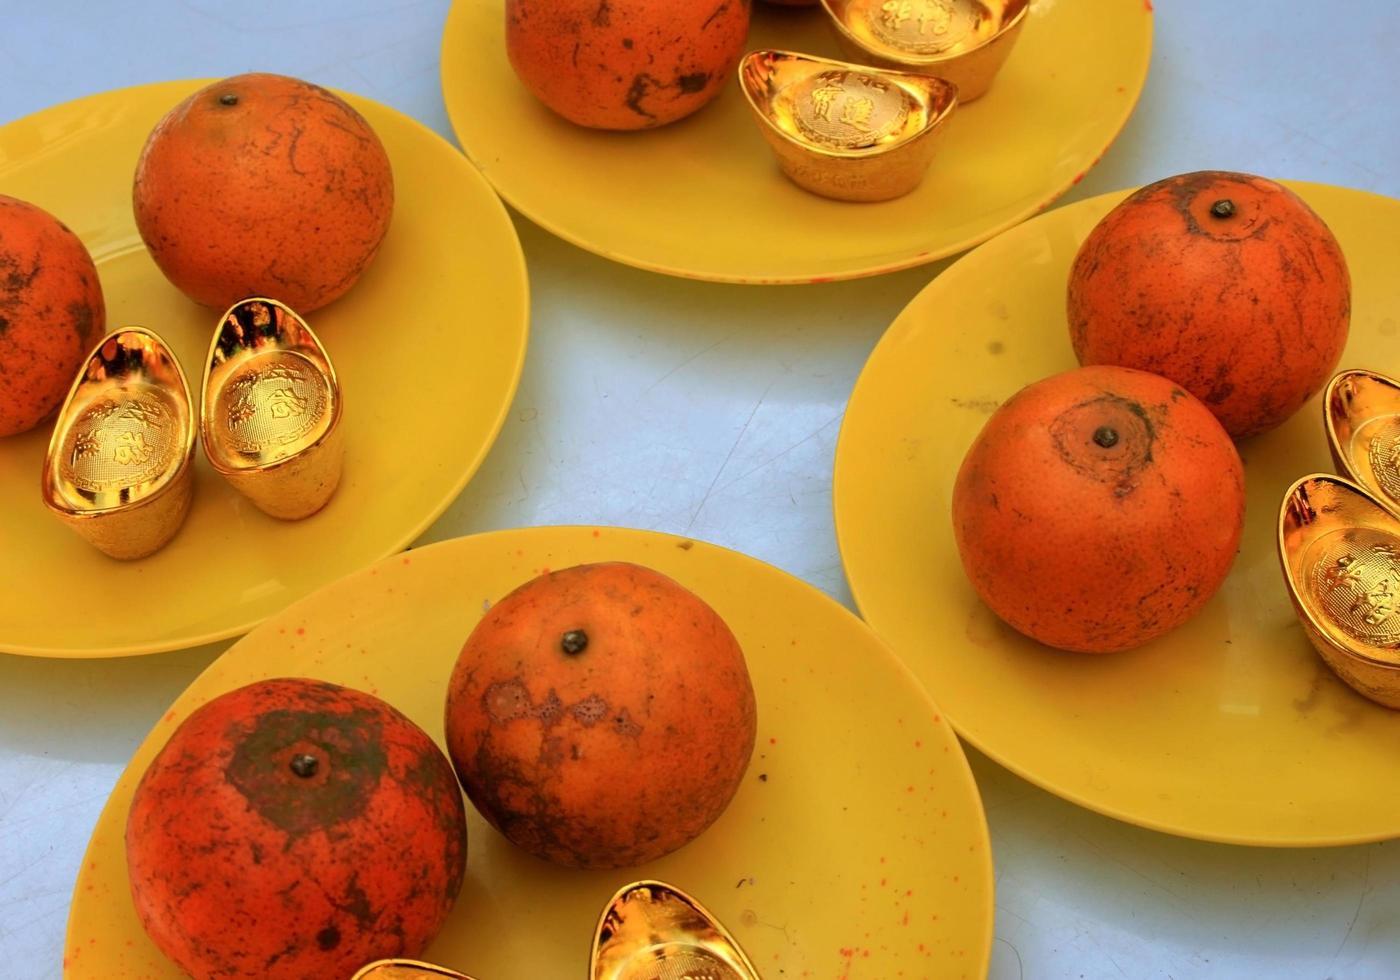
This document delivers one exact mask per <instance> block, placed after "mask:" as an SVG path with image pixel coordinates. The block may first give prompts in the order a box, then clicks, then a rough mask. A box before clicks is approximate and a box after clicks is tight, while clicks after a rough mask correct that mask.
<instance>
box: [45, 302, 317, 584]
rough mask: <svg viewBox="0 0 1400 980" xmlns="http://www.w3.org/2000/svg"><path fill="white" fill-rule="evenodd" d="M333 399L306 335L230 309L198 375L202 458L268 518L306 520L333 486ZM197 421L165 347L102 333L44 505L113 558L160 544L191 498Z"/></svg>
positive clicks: (301, 326) (287, 318) (258, 305)
mask: <svg viewBox="0 0 1400 980" xmlns="http://www.w3.org/2000/svg"><path fill="white" fill-rule="evenodd" d="M340 403H341V399H340V391H339V386H338V384H337V382H336V377H335V369H334V368H333V367H332V365H331V363H330V359H329V358H328V357H327V356H326V353H325V350H324V348H323V347H322V346H321V344H320V342H319V341H318V340H317V339H316V336H315V334H313V333H312V332H311V328H310V327H308V326H307V325H306V323H305V322H304V321H302V320H301V318H300V317H298V316H297V315H296V314H295V313H294V312H292V311H291V310H290V309H289V308H288V307H286V306H285V305H283V304H282V303H279V302H277V301H276V300H269V299H250V300H245V301H243V302H241V303H238V304H236V305H235V306H234V307H233V308H232V309H230V310H229V311H228V312H227V313H226V314H224V316H223V318H222V319H221V320H220V323H219V328H218V329H217V330H216V331H215V334H214V341H213V343H212V345H211V346H210V350H209V356H208V358H207V360H206V364H205V372H204V383H203V386H202V393H201V399H200V406H199V413H198V414H199V420H200V423H199V425H200V429H201V435H202V437H203V442H204V448H205V454H206V455H207V456H208V458H209V461H210V462H211V463H212V464H213V466H214V469H215V470H216V471H217V472H218V473H219V474H220V475H222V476H223V477H224V478H225V479H227V480H228V481H229V482H230V483H231V484H232V485H233V486H234V487H235V488H236V489H237V490H238V491H239V492H240V493H242V494H244V495H245V496H247V497H248V498H249V499H250V500H252V501H253V503H255V504H256V505H257V506H258V507H260V508H261V509H262V510H264V511H266V512H267V513H269V514H271V515H273V516H274V517H280V518H284V519H288V520H292V519H297V518H301V517H306V516H308V515H310V514H312V513H315V512H316V511H317V510H319V509H320V508H321V507H322V506H324V505H325V503H326V501H328V500H329V499H330V496H331V494H332V493H334V491H335V487H336V485H337V483H338V482H339V479H340V469H341V457H342V454H343V453H342V448H343V447H342V438H341V435H340V426H339V421H340V414H341V404H340ZM194 439H195V410H194V408H193V403H192V399H191V397H190V390H189V384H188V382H187V381H186V379H185V374H184V372H183V371H182V370H181V369H180V364H179V362H178V361H177V360H176V358H175V356H174V354H173V353H172V352H171V351H170V349H169V347H167V346H166V344H165V343H164V342H163V341H162V340H161V339H160V338H159V337H157V336H156V335H155V334H154V333H152V332H151V331H149V330H146V329H144V328H141V327H127V328H123V329H121V330H116V331H113V332H112V333H110V334H108V335H107V336H106V337H104V338H103V339H102V340H101V341H99V342H98V344H97V347H96V349H95V350H94V351H93V352H92V354H90V355H89V357H88V359H87V361H86V362H85V363H84V365H83V368H82V370H81V371H80V373H79V375H78V377H77V379H76V380H75V381H74V382H73V385H72V387H71V388H70V389H69V392H68V397H67V398H66V399H65V400H64V403H63V406H62V408H61V409H60V410H59V415H58V422H57V424H56V425H55V426H54V431H53V435H52V437H51V438H50V440H49V448H48V452H47V453H46V454H45V457H44V471H43V479H42V491H43V499H44V503H45V505H46V506H47V507H48V508H49V510H50V511H52V512H53V513H54V514H55V515H57V516H58V517H59V519H61V520H62V521H63V522H64V523H66V524H68V525H69V526H70V527H72V528H73V529H74V530H75V531H77V532H78V533H79V534H80V535H81V536H82V537H83V538H85V539H86V540H87V541H88V542H89V543H90V544H92V545H93V546H94V547H96V548H98V549H99V550H101V551H103V552H105V553H106V554H108V555H110V556H111V557H113V558H121V559H133V558H144V557H146V556H147V555H150V554H152V553H153V552H155V551H157V550H159V549H160V548H161V547H163V546H164V545H165V544H166V543H167V542H169V541H170V539H171V538H172V537H174V536H175V533H176V532H177V531H178V530H179V529H180V525H181V524H182V523H183V522H184V519H185V515H186V514H187V513H188V512H189V505H190V498H191V495H192V492H193V466H192V463H193V455H194Z"/></svg>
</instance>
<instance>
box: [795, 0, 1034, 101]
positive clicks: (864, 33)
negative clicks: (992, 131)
mask: <svg viewBox="0 0 1400 980" xmlns="http://www.w3.org/2000/svg"><path fill="white" fill-rule="evenodd" d="M821 3H822V7H823V8H824V9H825V10H826V12H827V15H828V16H829V17H830V18H831V25H832V28H833V29H834V30H835V31H836V35H837V37H839V38H840V39H841V45H842V47H843V48H845V50H846V52H847V54H848V56H849V57H850V58H851V60H852V61H859V62H862V63H864V64H871V65H876V66H878V67H880V68H894V69H898V70H900V71H910V72H920V73H922V74H925V75H932V76H934V77H936V78H942V79H944V80H946V81H949V82H952V83H953V84H954V85H956V86H957V87H958V99H959V100H960V101H962V102H971V101H972V100H973V99H975V98H978V97H979V96H981V95H983V94H984V93H985V92H986V91H987V89H988V88H989V87H991V84H992V79H993V78H995V77H996V73H997V72H998V71H1000V70H1001V66H1002V64H1003V63H1004V62H1005V61H1006V58H1007V56H1008V55H1009V54H1011V47H1012V45H1014V44H1015V43H1016V38H1017V37H1018V36H1019V35H1020V33H1021V25H1022V24H1024V23H1025V20H1026V11H1027V10H1029V9H1030V0H821Z"/></svg>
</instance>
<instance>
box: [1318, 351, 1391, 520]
mask: <svg viewBox="0 0 1400 980" xmlns="http://www.w3.org/2000/svg"><path fill="white" fill-rule="evenodd" d="M1322 412H1323V425H1324V427H1325V428H1326V430H1327V445H1328V448H1329V449H1331V450H1332V461H1333V462H1334V463H1336V464H1337V469H1338V470H1339V471H1340V472H1341V474H1342V475H1343V476H1345V477H1346V478H1347V479H1349V480H1352V481H1353V482H1355V483H1358V484H1360V485H1361V486H1362V487H1363V488H1364V489H1365V490H1366V492H1367V493H1369V494H1371V495H1372V496H1373V497H1375V498H1376V499H1377V500H1378V501H1380V502H1381V503H1382V504H1384V505H1385V506H1387V507H1389V508H1390V509H1391V510H1392V511H1394V512H1395V513H1397V514H1400V382H1397V381H1395V380H1394V379H1392V378H1388V377H1386V376H1385V375H1383V374H1376V373H1374V372H1372V371H1361V370H1352V371H1342V372H1341V373H1339V374H1338V375H1337V376H1336V377H1334V378H1333V379H1332V380H1331V382H1330V383H1328V385H1327V390H1326V391H1325V392H1324V393H1323V396H1322Z"/></svg>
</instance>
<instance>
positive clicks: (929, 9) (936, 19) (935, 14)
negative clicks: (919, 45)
mask: <svg viewBox="0 0 1400 980" xmlns="http://www.w3.org/2000/svg"><path fill="white" fill-rule="evenodd" d="M952 24H953V15H952V14H951V13H950V12H949V11H948V8H947V7H946V6H944V5H943V4H941V3H938V2H937V0H935V2H933V3H925V4H924V9H923V10H922V11H921V12H920V14H919V33H920V34H947V33H948V28H949V27H951V26H952ZM930 28H931V30H930Z"/></svg>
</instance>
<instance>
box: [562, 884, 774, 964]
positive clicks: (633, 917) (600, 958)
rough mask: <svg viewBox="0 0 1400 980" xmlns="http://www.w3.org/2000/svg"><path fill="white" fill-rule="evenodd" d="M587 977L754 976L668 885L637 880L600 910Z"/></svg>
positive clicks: (721, 934)
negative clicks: (600, 915) (601, 911)
mask: <svg viewBox="0 0 1400 980" xmlns="http://www.w3.org/2000/svg"><path fill="white" fill-rule="evenodd" d="M590 964H591V965H590V967H589V971H588V977H589V980H683V978H690V977H694V978H697V980H759V976H758V971H757V970H756V969H754V965H753V964H752V963H751V962H749V958H748V956H746V955H745V954H744V951H743V950H742V949H740V948H739V944H738V943H737V942H735V941H734V937H733V936H731V935H730V934H729V932H728V931H727V930H726V929H725V928H724V926H722V925H720V923H719V920H718V919H716V918H715V917H714V916H713V915H711V914H710V913H709V912H707V911H705V909H704V907H703V906H701V905H700V903H699V902H697V901H696V900H695V899H693V898H691V897H690V896H689V895H687V894H686V893H685V892H683V891H681V890H680V889H679V888H676V887H674V886H673V885H668V884H665V883H664V882H660V881H639V882H636V883H635V884H631V885H627V886H625V887H624V888H622V889H620V890H619V891H618V893H617V894H616V895H614V896H613V897H612V900H611V901H609V902H608V905H607V907H606V908H605V909H604V910H603V915H602V917H601V918H600V919H599V920H598V929H597V932H596V934H595V936H594V939H593V955H592V958H591V961H590Z"/></svg>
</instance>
